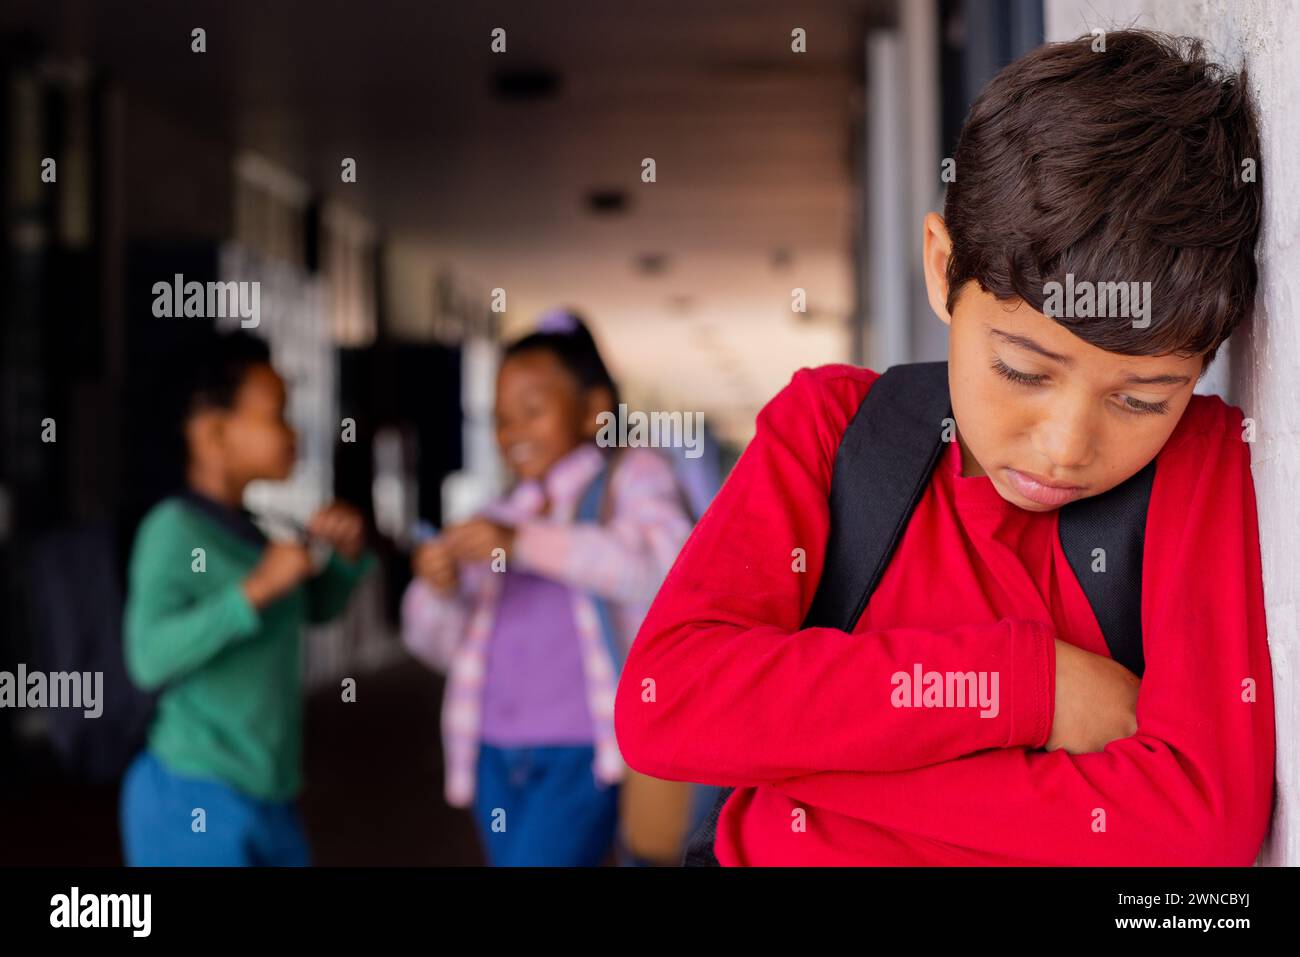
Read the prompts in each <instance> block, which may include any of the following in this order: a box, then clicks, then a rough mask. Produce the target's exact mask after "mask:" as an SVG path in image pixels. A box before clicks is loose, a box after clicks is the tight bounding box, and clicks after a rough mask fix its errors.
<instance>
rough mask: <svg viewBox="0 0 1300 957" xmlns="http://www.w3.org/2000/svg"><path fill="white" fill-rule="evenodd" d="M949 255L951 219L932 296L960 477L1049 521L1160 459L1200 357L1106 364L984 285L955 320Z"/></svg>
mask: <svg viewBox="0 0 1300 957" xmlns="http://www.w3.org/2000/svg"><path fill="white" fill-rule="evenodd" d="M950 248H951V246H950V245H949V244H948V235H947V231H946V230H945V229H944V227H943V221H942V219H940V218H939V217H938V216H937V215H936V214H933V213H932V214H930V216H929V217H927V218H926V236H925V273H926V286H927V289H928V291H929V298H930V305H931V307H932V308H933V309H934V311H935V312H936V314H938V316H939V318H941V319H942V320H943V321H944V322H946V323H948V324H949V326H950V327H951V328H950V332H949V345H948V381H949V388H950V391H951V394H952V406H953V417H954V418H955V419H956V421H957V432H958V441H959V443H960V444H961V447H962V448H961V450H962V462H963V474H964V475H968V476H971V475H987V476H988V477H989V479H990V480H991V481H992V482H993V485H994V487H996V488H997V490H998V492H999V493H1000V494H1001V495H1002V497H1003V498H1004V499H1006V500H1007V501H1008V502H1011V503H1012V504H1013V505H1016V506H1019V507H1020V508H1023V509H1025V510H1027V511H1034V512H1044V511H1050V510H1051V509H1054V508H1059V507H1060V506H1061V505H1064V504H1066V503H1067V502H1071V501H1074V500H1076V499H1079V498H1088V497H1090V496H1093V495H1100V494H1101V493H1102V492H1105V491H1108V490H1109V489H1111V488H1114V487H1115V486H1116V485H1119V484H1120V483H1121V482H1123V481H1124V480H1125V479H1127V478H1129V477H1131V476H1132V475H1134V474H1136V473H1137V472H1139V471H1140V470H1141V469H1142V468H1143V467H1144V466H1146V464H1147V463H1148V462H1150V461H1151V460H1152V459H1153V458H1155V456H1156V454H1157V453H1158V452H1159V451H1160V449H1161V448H1162V447H1163V446H1164V444H1165V442H1166V440H1167V439H1168V438H1169V436H1170V434H1171V433H1172V432H1173V430H1174V427H1175V426H1176V425H1177V424H1178V420H1179V419H1180V418H1181V417H1182V414H1183V410H1184V409H1186V408H1187V403H1188V402H1189V401H1190V400H1191V397H1192V391H1193V389H1194V388H1195V385H1196V380H1197V377H1198V376H1199V375H1200V372H1201V368H1202V359H1201V357H1200V356H1191V357H1183V356H1174V355H1165V356H1127V355H1120V354H1117V353H1114V352H1107V351H1105V350H1104V349H1099V348H1097V347H1096V346H1094V345H1092V344H1091V343H1088V342H1085V341H1084V340H1082V339H1080V338H1079V337H1078V336H1076V335H1074V334H1073V333H1071V332H1069V331H1068V330H1067V329H1066V328H1065V327H1064V326H1061V325H1059V324H1058V323H1056V322H1054V321H1053V320H1051V319H1049V318H1048V317H1046V316H1044V315H1043V314H1042V313H1040V312H1038V311H1036V310H1035V309H1034V308H1033V307H1032V306H1029V305H1027V304H1025V303H1024V302H1017V303H1014V304H1012V303H1006V302H1003V301H1001V300H998V299H997V298H995V297H994V296H993V295H992V294H990V293H987V292H985V291H984V290H983V289H981V288H980V287H979V284H978V283H976V282H970V283H967V284H966V286H965V288H964V289H963V290H962V292H961V295H960V296H959V297H958V300H957V303H956V304H955V306H954V310H953V315H951V316H949V315H948V312H947V308H946V306H945V301H946V299H947V294H948V289H947V283H946V280H945V279H944V270H945V268H946V266H947V258H948V250H949V249H950ZM1053 486H1068V488H1056V487H1053Z"/></svg>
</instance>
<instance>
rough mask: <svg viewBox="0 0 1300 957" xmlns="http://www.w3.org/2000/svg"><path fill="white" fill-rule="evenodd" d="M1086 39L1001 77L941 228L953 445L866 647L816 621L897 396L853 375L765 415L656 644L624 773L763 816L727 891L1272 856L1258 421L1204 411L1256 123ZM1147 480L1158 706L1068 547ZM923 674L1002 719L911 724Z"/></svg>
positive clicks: (1157, 52) (796, 381)
mask: <svg viewBox="0 0 1300 957" xmlns="http://www.w3.org/2000/svg"><path fill="white" fill-rule="evenodd" d="M1092 39H1093V38H1091V37H1087V38H1083V39H1081V40H1078V41H1074V42H1072V43H1064V44H1052V45H1048V46H1044V47H1041V48H1039V49H1038V50H1035V51H1033V52H1032V53H1030V54H1028V55H1027V56H1025V57H1023V58H1022V59H1020V60H1018V61H1016V62H1015V63H1013V64H1011V65H1010V66H1008V67H1007V68H1006V69H1004V70H1003V71H1002V72H1001V73H999V74H998V76H997V77H995V78H994V80H993V81H992V82H991V83H990V85H989V86H988V88H987V89H986V90H985V91H984V93H983V94H982V95H981V96H980V98H979V99H978V100H977V101H976V103H975V104H974V106H973V107H972V110H971V114H970V116H969V118H968V119H967V121H966V124H965V126H964V127H963V130H962V134H961V138H960V141H959V144H958V147H957V151H956V154H955V157H954V158H955V160H956V173H957V178H956V181H955V182H953V183H951V184H950V185H949V186H948V193H947V197H946V201H945V206H944V216H943V217H942V218H940V217H939V216H938V215H936V214H933V213H931V214H930V215H929V216H927V217H926V219H925V223H924V264H925V279H926V286H927V290H928V293H929V300H930V304H931V306H932V307H933V309H934V311H935V313H936V314H937V315H938V317H939V318H940V319H941V320H942V321H944V322H945V323H948V324H949V326H950V336H949V357H948V378H949V391H950V395H951V401H952V411H953V418H954V419H955V429H954V434H953V437H952V438H953V439H954V440H953V441H950V442H949V444H948V445H947V446H946V447H945V448H944V451H943V454H942V457H941V459H940V461H939V464H938V466H937V468H936V469H935V471H934V473H933V475H932V476H931V479H930V481H929V484H928V486H927V487H926V489H925V491H924V493H923V495H922V497H921V499H920V502H919V504H918V505H917V507H916V510H915V512H914V513H913V514H912V516H911V519H910V521H909V523H908V525H907V527H906V532H905V534H904V535H903V537H902V539H901V540H900V541H899V543H898V545H897V548H896V550H895V551H894V553H893V556H892V559H891V560H890V563H889V565H888V567H887V568H886V570H885V572H884V575H883V577H882V578H881V580H880V582H879V585H878V587H877V589H876V590H875V592H874V593H873V594H872V597H871V600H870V602H869V603H868V604H867V607H866V611H865V613H864V614H863V615H862V617H861V619H860V620H859V621H858V622H857V624H856V626H855V627H854V629H853V634H852V636H848V635H846V634H845V633H844V632H843V631H840V630H838V629H834V628H825V627H809V628H803V627H801V625H802V622H803V620H804V618H805V616H806V614H807V612H808V610H809V607H810V605H811V603H812V599H813V595H814V593H815V591H816V588H817V585H818V581H819V579H820V577H821V573H822V563H823V556H824V554H825V548H826V542H827V537H828V533H829V524H830V512H829V507H828V494H829V490H830V484H831V475H832V469H833V466H834V463H835V456H836V451H837V449H838V447H839V442H840V438H841V436H842V435H843V433H844V430H845V428H846V426H847V425H848V423H849V421H850V420H851V419H852V417H853V415H854V413H855V412H856V410H857V409H858V407H859V405H861V403H862V400H863V398H864V397H865V396H866V394H867V392H868V390H869V389H870V388H871V386H872V383H873V382H874V381H875V380H876V379H877V378H878V376H877V374H876V373H875V372H872V371H871V370H868V369H859V368H854V367H850V366H827V367H823V368H820V369H812V370H802V371H800V372H798V373H796V375H795V376H794V378H793V380H792V381H791V383H790V385H789V386H787V387H786V388H785V389H784V390H783V391H782V392H781V393H780V394H778V395H777V396H776V397H775V398H774V399H772V401H771V402H770V403H768V405H767V406H766V407H765V408H764V409H763V411H762V412H761V413H760V414H759V417H758V422H757V434H756V435H755V437H754V439H753V441H752V442H751V443H750V445H749V447H748V448H747V449H746V451H745V454H744V455H743V456H742V458H741V460H740V462H739V463H738V464H737V465H736V467H735V470H734V472H733V474H732V475H731V477H730V478H729V479H728V481H727V484H726V486H725V487H724V488H723V489H722V491H721V492H720V493H719V495H718V497H717V498H716V500H715V501H714V503H713V505H712V507H711V508H710V509H709V511H708V512H707V513H706V514H705V516H704V518H703V519H702V520H701V522H700V524H699V525H698V527H697V528H696V530H695V532H694V534H693V535H692V536H691V538H690V540H689V541H688V542H687V544H686V546H685V547H684V549H683V550H682V552H681V554H680V556H679V558H678V560H677V563H676V565H675V566H674V568H673V570H672V572H671V573H670V574H669V576H668V578H667V580H666V581H665V583H664V585H663V588H662V590H661V591H660V593H659V596H658V598H657V599H656V601H655V603H654V605H653V607H652V608H651V610H650V613H649V615H648V616H647V618H646V619H645V622H644V624H643V626H642V628H641V631H640V633H639V635H638V637H637V639H636V642H635V644H634V646H633V648H632V650H631V654H630V656H629V657H628V659H627V664H626V667H625V668H624V670H623V674H622V680H621V683H620V686H619V691H618V697H617V702H616V707H615V723H616V729H617V733H618V739H619V745H620V748H621V750H622V753H623V756H624V759H625V760H626V761H627V763H628V764H629V765H630V766H632V767H633V768H635V769H636V770H638V771H641V772H644V773H646V774H650V775H653V776H655V777H659V778H667V779H672V780H687V781H696V782H702V783H706V784H716V785H725V786H729V787H734V788H735V789H736V790H735V791H734V792H732V794H731V796H730V797H729V799H728V800H727V802H726V804H725V805H724V806H723V808H722V811H721V814H720V816H719V818H718V823H717V835H716V840H715V843H714V851H715V853H716V855H717V859H718V861H719V862H720V863H721V864H723V865H786V864H831V865H843V864H877V865H879V864H904V865H936V864H957V865H962V864H1003V865H1006V864H1011V865H1018V864H1030V865H1154V864H1164V865H1169V864H1173V865H1185V864H1202V865H1248V864H1250V863H1252V862H1253V861H1254V860H1255V858H1256V855H1257V854H1258V852H1259V849H1260V846H1261V843H1262V841H1263V839H1264V836H1265V833H1266V830H1267V825H1268V818H1269V813H1270V808H1271V800H1272V791H1273V752H1274V739H1273V734H1274V726H1273V698H1272V683H1271V674H1270V664H1269V654H1268V645H1267V640H1266V623H1265V617H1264V600H1263V586H1262V581H1261V574H1260V555H1259V543H1258V531H1257V519H1256V511H1255V497H1254V488H1253V485H1252V482H1251V474H1250V446H1249V444H1248V441H1249V439H1250V438H1251V430H1250V429H1249V428H1248V426H1249V425H1250V423H1246V422H1243V417H1242V413H1241V411H1240V410H1239V409H1237V408H1235V407H1232V406H1228V405H1226V404H1225V403H1224V402H1223V401H1222V400H1221V399H1219V398H1217V397H1214V396H1199V395H1194V394H1193V388H1194V386H1195V384H1196V382H1197V380H1198V379H1199V377H1200V376H1201V375H1202V374H1203V373H1204V371H1205V369H1206V367H1208V365H1209V363H1210V361H1211V360H1212V359H1213V357H1214V355H1215V353H1216V351H1217V349H1218V347H1219V346H1220V345H1221V344H1222V343H1223V341H1224V340H1226V339H1227V338H1228V336H1229V335H1230V334H1231V332H1232V330H1233V329H1234V328H1235V327H1236V325H1237V324H1238V323H1239V322H1240V320H1241V319H1242V318H1244V317H1245V316H1246V315H1248V314H1249V313H1250V311H1251V307H1252V303H1253V298H1254V293H1255V286H1256V271H1255V263H1254V247H1255V242H1256V238H1257V235H1258V231H1259V221H1260V194H1259V186H1258V184H1257V183H1256V182H1255V178H1254V177H1253V176H1243V170H1244V169H1246V168H1247V167H1246V162H1245V161H1247V160H1250V161H1251V163H1250V165H1251V166H1252V167H1253V162H1254V160H1256V159H1257V158H1258V156H1259V148H1258V140H1257V134H1256V129H1255V121H1254V117H1253V113H1252V109H1251V106H1250V102H1249V99H1248V95H1247V93H1246V86H1245V81H1244V77H1243V76H1240V75H1237V76H1233V75H1230V74H1225V73H1224V72H1223V71H1222V70H1221V69H1220V68H1219V67H1217V66H1215V65H1213V64H1210V63H1207V62H1206V61H1205V59H1204V56H1203V54H1202V52H1201V50H1200V48H1199V45H1197V44H1195V43H1193V42H1190V41H1188V42H1183V41H1174V40H1172V39H1170V38H1166V37H1162V36H1159V35H1155V34H1151V33H1147V32H1145V31H1121V32H1115V33H1111V34H1108V35H1107V37H1106V44H1105V51H1104V52H1094V50H1093V49H1092V47H1093V44H1092V42H1091V41H1092ZM1102 283H1124V284H1125V286H1126V287H1127V288H1128V289H1130V290H1131V291H1132V297H1131V298H1130V299H1129V300H1127V303H1128V307H1129V308H1128V310H1127V311H1126V312H1124V310H1120V311H1121V312H1124V314H1123V315H1115V310H1113V309H1112V310H1105V309H1101V308H1098V307H1099V305H1100V304H1101V303H1102V302H1103V301H1104V297H1105V295H1106V290H1107V289H1111V290H1113V289H1114V288H1115V287H1113V286H1102V285H1101V284H1102ZM1095 292H1100V295H1093V293H1095ZM1062 293H1064V297H1063V296H1062ZM1111 304H1112V305H1113V304H1114V301H1113V300H1112V303H1111ZM1106 313H1109V314H1106ZM1152 460H1154V461H1155V462H1156V471H1155V477H1154V482H1153V485H1152V488H1151V496H1150V503H1149V507H1148V513H1147V520H1146V526H1145V544H1144V552H1143V576H1142V583H1141V599H1142V603H1141V608H1142V611H1141V625H1142V641H1143V653H1144V656H1145V662H1146V667H1145V671H1144V673H1143V676H1142V678H1141V680H1140V681H1139V679H1138V678H1137V677H1136V676H1135V675H1134V674H1132V673H1130V672H1129V671H1128V670H1127V669H1125V668H1124V667H1123V666H1122V665H1120V664H1119V663H1118V662H1116V661H1113V660H1112V659H1111V658H1110V656H1109V654H1108V651H1107V645H1106V641H1105V638H1104V636H1103V634H1102V632H1101V630H1100V627H1099V625H1098V623H1097V619H1096V617H1095V615H1094V614H1093V612H1092V609H1091V607H1090V605H1089V603H1088V600H1087V598H1086V596H1085V594H1084V592H1083V590H1082V589H1081V587H1080V585H1079V582H1078V579H1077V577H1076V576H1075V574H1074V571H1073V569H1072V568H1071V566H1070V564H1069V562H1068V561H1067V559H1066V556H1065V554H1064V553H1063V550H1062V546H1061V542H1060V539H1059V537H1058V534H1057V527H1058V526H1057V522H1058V519H1059V511H1058V509H1059V508H1060V506H1061V505H1064V504H1066V503H1068V502H1071V501H1075V500H1077V499H1080V498H1084V497H1088V496H1095V495H1100V494H1101V493H1103V492H1106V491H1108V490H1109V489H1112V488H1114V487H1115V486H1117V485H1119V484H1120V483H1122V482H1124V481H1125V480H1126V479H1128V478H1129V477H1131V476H1133V475H1135V474H1136V473H1137V472H1139V471H1140V470H1142V469H1143V468H1144V467H1145V466H1146V465H1147V464H1148V463H1150V462H1151V461H1152ZM864 507H870V503H864ZM1096 570H1098V569H1094V571H1096ZM922 669H923V670H924V672H926V673H930V672H938V673H940V674H952V673H970V672H974V673H976V674H979V675H981V676H982V679H983V678H984V677H988V678H991V679H992V680H991V681H989V682H987V684H981V691H982V692H983V691H991V692H992V695H991V697H989V698H987V699H982V705H979V706H975V707H931V706H924V707H917V706H914V705H917V704H919V703H920V698H919V696H914V695H913V692H912V691H910V690H908V691H903V692H900V688H903V687H904V686H906V685H907V681H908V679H909V678H910V677H911V676H912V675H913V674H917V675H919V674H920V673H921V671H922ZM933 703H934V702H928V703H927V705H928V704H933Z"/></svg>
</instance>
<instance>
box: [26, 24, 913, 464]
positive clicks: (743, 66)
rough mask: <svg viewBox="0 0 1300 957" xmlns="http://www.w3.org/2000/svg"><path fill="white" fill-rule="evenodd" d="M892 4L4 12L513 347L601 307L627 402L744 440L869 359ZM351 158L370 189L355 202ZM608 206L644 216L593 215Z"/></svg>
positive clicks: (603, 332) (358, 192) (361, 186)
mask: <svg viewBox="0 0 1300 957" xmlns="http://www.w3.org/2000/svg"><path fill="white" fill-rule="evenodd" d="M466 6H472V9H461V8H462V7H466ZM890 6H892V5H891V4H889V3H886V2H885V0H803V2H799V3H792V2H786V3H782V2H775V0H743V2H741V0H719V2H686V0H666V2H654V3H615V2H571V0H547V2H541V0H513V2H505V3H492V2H483V3H475V4H472V5H470V4H451V3H430V2H389V3H377V2H371V3H364V4H362V3H333V2H322V0H315V2H307V0H292V2H280V3H270V2H261V3H239V2H230V0H227V2H221V3H214V2H193V3H187V4H184V5H180V4H175V3H169V2H161V0H131V2H125V0H123V2H110V0H94V2H91V0H84V2H57V0H54V2H52V0H39V2H37V0H31V2H29V0H5V3H4V5H3V9H2V10H0V30H4V31H7V32H8V31H13V30H14V29H15V28H19V27H23V28H27V29H31V30H33V31H34V32H36V33H37V34H38V35H40V36H41V38H42V39H43V40H44V42H45V43H47V44H48V45H49V47H50V48H51V49H52V51H53V52H55V53H58V54H63V55H76V56H81V57H84V58H86V59H87V60H89V61H90V62H91V63H93V64H95V65H98V66H102V67H104V68H106V69H107V70H108V71H109V74H110V75H111V76H113V77H114V78H115V79H116V80H117V81H118V82H119V83H120V84H121V85H122V87H123V88H124V89H125V90H126V92H127V96H128V99H130V98H135V97H139V98H146V99H148V100H149V101H150V102H151V103H152V104H153V105H155V106H156V107H157V108H159V109H165V110H167V111H168V112H169V113H171V114H172V115H174V116H175V117H177V118H178V119H179V120H181V121H188V122H191V123H194V124H201V125H202V126H203V127H204V129H205V130H207V131H209V132H211V133H213V134H214V135H217V136H219V137H220V138H221V139H222V140H224V141H225V142H228V143H229V144H230V146H231V148H232V150H243V149H251V150H254V151H256V152H258V153H261V154H263V155H265V156H267V157H269V158H271V159H273V160H275V161H276V162H278V163H280V164H282V165H284V166H285V167H287V168H288V169H290V170H292V171H293V172H295V173H297V174H298V175H300V176H302V177H304V178H306V179H307V180H309V181H310V182H312V183H313V184H315V185H316V186H318V187H319V188H321V189H323V190H324V191H326V192H327V193H330V194H332V195H334V196H336V197H337V198H339V199H340V200H342V201H344V202H346V203H347V204H348V205H350V206H352V207H353V208H355V209H357V210H358V211H360V212H362V213H364V214H365V215H366V216H368V217H369V218H370V219H371V220H372V221H373V222H374V223H375V224H376V225H377V226H378V227H379V229H380V230H381V232H382V234H383V235H384V236H385V237H387V238H388V239H389V240H392V241H396V242H400V243H403V244H405V245H407V246H409V248H411V249H413V250H418V251H419V252H420V253H421V254H422V255H427V256H428V257H430V259H432V260H436V261H437V262H439V263H446V264H449V265H451V266H453V267H454V268H455V270H456V272H457V275H458V276H459V277H460V280H461V282H462V283H464V284H466V285H469V286H473V287H474V288H476V289H477V288H482V289H484V290H486V289H491V288H493V287H502V288H504V289H506V291H507V296H508V306H509V321H510V326H511V327H523V326H526V325H527V324H528V322H529V321H530V320H531V318H532V317H533V316H534V315H536V313H537V312H539V311H540V310H542V309H544V308H546V307H549V306H551V305H555V304H559V303H565V304H571V305H574V306H577V307H579V308H580V309H582V310H583V311H584V312H585V313H586V314H587V315H588V316H589V317H590V318H591V320H592V324H593V326H594V327H595V329H596V331H597V334H598V336H599V337H600V339H601V340H602V343H603V344H604V347H605V349H606V351H607V352H608V354H609V359H610V363H611V365H612V366H613V367H614V369H615V372H616V374H617V375H618V376H619V378H620V379H621V380H622V382H623V383H624V386H625V390H626V391H627V393H628V394H629V397H630V398H632V399H633V400H634V401H639V402H640V403H642V405H643V406H647V405H650V404H651V403H653V404H654V405H653V407H656V408H676V409H685V410H695V411H701V412H703V413H704V414H705V416H706V419H711V424H712V425H713V426H714V427H715V428H717V429H718V430H719V431H720V432H721V433H722V434H723V435H725V436H727V437H730V438H732V439H736V440H743V439H744V438H745V437H747V435H748V434H749V432H750V430H751V429H752V421H753V415H754V413H755V411H756V410H757V408H758V407H759V406H760V405H761V404H762V402H763V401H765V400H766V399H767V398H768V397H770V395H771V394H772V393H774V392H775V391H776V390H777V389H779V388H780V387H781V386H782V385H783V384H784V383H785V382H786V381H787V380H788V379H789V376H790V374H791V373H792V372H793V371H794V370H795V369H797V368H799V367H800V366H803V365H809V364H817V363H822V362H828V361H844V360H846V359H847V358H848V338H847V325H846V323H847V320H848V317H849V316H850V314H851V312H852V310H853V308H854V303H855V294H854V287H855V281H856V280H855V271H854V267H853V258H852V255H853V253H852V242H853V234H854V229H855V215H856V214H855V210H856V208H857V204H858V201H857V198H856V197H857V185H856V180H857V176H856V175H855V164H856V163H857V162H858V160H857V159H856V151H855V149H854V147H853V143H854V138H855V136H857V135H858V134H857V132H856V130H857V126H858V124H859V123H860V118H859V115H860V113H861V111H862V98H861V94H860V78H861V76H862V73H863V68H862V63H861V50H862V47H863V37H864V33H865V30H866V29H867V28H868V27H869V26H871V25H872V24H873V22H875V20H876V19H878V18H879V17H880V16H881V15H882V14H881V12H880V11H881V10H884V9H888V8H889V7H890ZM196 26H201V27H203V28H204V29H205V30H206V31H207V46H208V51H207V52H206V53H205V54H202V55H201V59H200V55H198V54H194V53H191V52H190V49H189V44H190V39H189V35H190V30H191V29H192V28H193V27H196ZM495 27H502V28H504V29H505V30H506V52H505V53H504V54H494V53H492V52H491V50H490V48H489V44H490V39H491V37H490V33H491V31H492V29H493V28H495ZM795 27H802V28H804V29H805V30H806V31H807V51H808V52H807V53H806V54H800V55H797V54H794V53H792V52H791V51H790V34H791V30H793V29H794V28H795ZM533 69H540V70H544V71H549V72H550V73H552V74H553V75H554V76H555V78H556V80H557V84H556V88H555V92H554V95H553V96H550V97H546V98H538V99H526V98H525V99H522V100H503V99H502V98H500V97H498V96H497V95H495V94H494V90H493V78H494V76H495V75H496V74H497V73H498V71H501V70H510V71H516V70H518V71H528V70H533ZM345 156H347V157H353V158H355V159H356V161H357V174H358V179H357V182H356V183H355V184H347V185H345V184H342V183H340V182H339V162H340V159H341V158H342V157H345ZM646 157H651V158H653V159H654V160H655V163H656V175H657V181H656V182H654V183H643V182H642V181H641V168H642V167H641V164H642V160H643V159H644V158H646ZM595 189H603V190H610V191H615V192H621V193H623V194H624V196H625V199H626V207H625V209H624V211H623V212H621V213H611V214H598V213H595V212H593V211H592V210H590V209H589V208H588V206H587V204H586V201H585V200H586V197H587V194H588V193H589V191H591V190H595ZM645 257H649V258H650V261H651V264H652V265H657V266H658V267H659V268H658V269H656V270H651V271H646V270H645V269H643V268H641V267H640V266H639V265H638V264H639V263H640V262H641V261H642V259H643V258H645ZM794 287H801V288H803V289H805V290H807V299H808V314H807V315H806V316H796V314H795V313H794V312H793V311H792V310H791V290H792V289H793V288H794Z"/></svg>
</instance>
